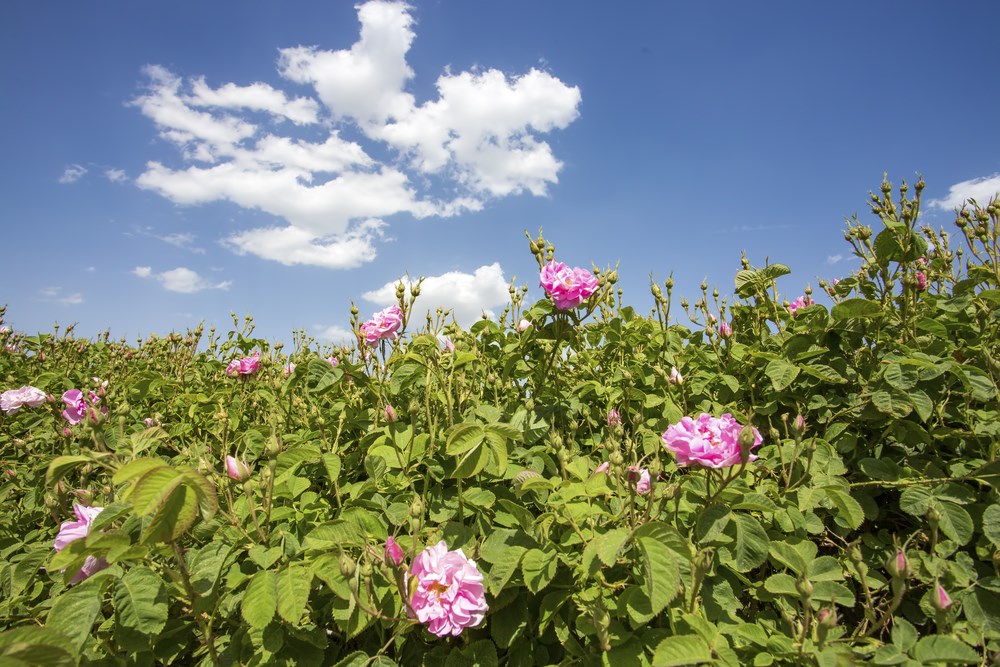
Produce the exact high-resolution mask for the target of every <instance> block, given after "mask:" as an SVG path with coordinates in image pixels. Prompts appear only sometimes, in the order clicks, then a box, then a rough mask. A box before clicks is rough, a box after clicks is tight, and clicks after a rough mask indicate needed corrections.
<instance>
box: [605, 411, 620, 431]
mask: <svg viewBox="0 0 1000 667" xmlns="http://www.w3.org/2000/svg"><path fill="white" fill-rule="evenodd" d="M621 425H622V415H621V413H620V412H618V411H617V410H615V409H614V408H611V409H610V410H608V426H610V427H611V428H614V427H615V426H621Z"/></svg>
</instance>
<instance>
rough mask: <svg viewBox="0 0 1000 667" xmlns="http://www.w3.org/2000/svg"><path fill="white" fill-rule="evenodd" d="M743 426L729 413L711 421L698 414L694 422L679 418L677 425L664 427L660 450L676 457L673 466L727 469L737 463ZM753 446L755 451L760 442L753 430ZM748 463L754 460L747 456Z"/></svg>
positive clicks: (705, 414) (761, 440) (739, 456)
mask: <svg viewBox="0 0 1000 667" xmlns="http://www.w3.org/2000/svg"><path fill="white" fill-rule="evenodd" d="M741 430H743V425H742V424H740V423H739V422H738V421H736V420H735V419H733V416H732V415H731V414H729V413H726V414H724V415H722V416H721V417H713V416H712V415H710V414H708V413H704V412H703V413H702V414H701V415H700V416H699V417H698V419H691V418H690V417H683V418H682V419H681V420H680V422H678V423H676V424H673V425H671V426H669V427H667V430H666V432H665V433H664V434H663V443H664V446H665V447H666V448H667V449H668V450H670V451H671V452H673V453H674V454H675V455H676V456H677V465H681V466H686V465H689V464H691V463H696V464H698V465H701V466H705V467H706V468H728V467H730V466H733V465H736V464H738V463H740V462H741V460H742V459H741V455H740V443H739V436H740V431H741ZM752 433H753V444H752V445H750V447H749V449H752V448H754V447H757V446H758V445H760V443H762V442H763V441H764V439H763V438H762V437H761V435H760V432H759V431H758V430H757V429H756V428H754V429H752ZM747 454H748V457H747V460H748V461H755V460H757V456H756V455H755V454H750V453H749V451H748V452H747Z"/></svg>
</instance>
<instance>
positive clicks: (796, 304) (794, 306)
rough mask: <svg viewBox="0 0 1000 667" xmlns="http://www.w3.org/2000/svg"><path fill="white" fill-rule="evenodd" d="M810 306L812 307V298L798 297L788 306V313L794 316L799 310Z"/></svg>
mask: <svg viewBox="0 0 1000 667" xmlns="http://www.w3.org/2000/svg"><path fill="white" fill-rule="evenodd" d="M811 305H813V300H812V297H808V296H800V297H799V298H797V299H796V300H795V301H792V302H791V303H790V304H788V312H790V313H791V314H792V315H795V313H796V311H797V310H798V309H799V308H805V307H807V306H811Z"/></svg>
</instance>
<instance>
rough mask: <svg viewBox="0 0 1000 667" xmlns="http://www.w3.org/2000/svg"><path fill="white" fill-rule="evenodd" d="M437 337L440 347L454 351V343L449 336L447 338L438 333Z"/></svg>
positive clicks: (447, 350) (446, 350)
mask: <svg viewBox="0 0 1000 667" xmlns="http://www.w3.org/2000/svg"><path fill="white" fill-rule="evenodd" d="M437 339H438V341H440V343H441V347H442V348H443V349H444V351H445V352H454V351H455V344H454V343H452V342H451V339H450V338H448V337H447V336H445V335H444V334H438V335H437Z"/></svg>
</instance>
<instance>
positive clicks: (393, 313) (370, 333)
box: [361, 306, 403, 345]
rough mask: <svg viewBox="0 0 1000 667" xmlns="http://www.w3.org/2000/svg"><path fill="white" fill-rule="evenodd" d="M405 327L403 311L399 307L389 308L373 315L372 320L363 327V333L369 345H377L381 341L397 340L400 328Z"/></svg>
mask: <svg viewBox="0 0 1000 667" xmlns="http://www.w3.org/2000/svg"><path fill="white" fill-rule="evenodd" d="M402 325H403V311H401V310H400V309H399V306H389V307H388V308H385V309H383V310H380V311H379V312H377V313H375V314H374V315H372V318H371V319H370V320H368V321H367V322H365V323H364V324H362V325H361V333H363V334H364V335H365V341H366V342H367V343H368V344H369V345H375V344H377V343H378V342H379V341H380V340H396V337H397V336H398V335H399V333H398V332H399V327H401V326H402Z"/></svg>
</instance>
